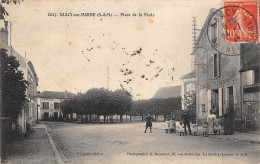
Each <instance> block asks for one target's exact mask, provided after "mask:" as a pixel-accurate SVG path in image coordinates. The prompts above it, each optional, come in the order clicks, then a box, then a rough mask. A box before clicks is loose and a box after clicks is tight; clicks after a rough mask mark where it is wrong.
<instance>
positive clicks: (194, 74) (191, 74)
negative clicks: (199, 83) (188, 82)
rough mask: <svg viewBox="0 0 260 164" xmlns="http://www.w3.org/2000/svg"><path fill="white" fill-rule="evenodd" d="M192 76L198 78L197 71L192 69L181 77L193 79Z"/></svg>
mask: <svg viewBox="0 0 260 164" xmlns="http://www.w3.org/2000/svg"><path fill="white" fill-rule="evenodd" d="M191 78H196V73H195V71H192V72H190V73H188V74H186V75H184V76H182V77H181V79H191Z"/></svg>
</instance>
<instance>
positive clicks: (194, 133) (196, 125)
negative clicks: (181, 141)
mask: <svg viewBox="0 0 260 164" xmlns="http://www.w3.org/2000/svg"><path fill="white" fill-rule="evenodd" d="M191 129H192V130H191V131H192V133H193V135H194V136H196V135H197V134H198V124H191Z"/></svg>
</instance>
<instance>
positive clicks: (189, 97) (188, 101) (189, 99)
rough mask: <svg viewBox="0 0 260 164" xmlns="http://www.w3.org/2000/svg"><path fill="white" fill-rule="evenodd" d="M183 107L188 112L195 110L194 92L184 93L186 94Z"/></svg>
mask: <svg viewBox="0 0 260 164" xmlns="http://www.w3.org/2000/svg"><path fill="white" fill-rule="evenodd" d="M184 105H185V106H186V108H187V109H188V110H195V109H196V91H191V92H186V94H184Z"/></svg>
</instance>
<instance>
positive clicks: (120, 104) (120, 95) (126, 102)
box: [112, 89, 132, 122]
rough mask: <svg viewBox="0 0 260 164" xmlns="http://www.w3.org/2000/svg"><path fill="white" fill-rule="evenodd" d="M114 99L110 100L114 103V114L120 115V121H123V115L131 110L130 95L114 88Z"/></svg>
mask: <svg viewBox="0 0 260 164" xmlns="http://www.w3.org/2000/svg"><path fill="white" fill-rule="evenodd" d="M114 97H115V99H114V100H113V101H112V102H114V103H115V105H114V107H115V108H116V109H115V110H116V114H118V115H120V122H123V117H122V116H123V115H124V114H127V113H129V112H130V110H131V106H132V97H131V96H130V95H129V94H128V93H126V92H125V91H124V90H122V89H120V90H116V91H115V92H114Z"/></svg>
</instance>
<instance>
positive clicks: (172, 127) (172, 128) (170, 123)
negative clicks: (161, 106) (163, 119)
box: [169, 118, 176, 133]
mask: <svg viewBox="0 0 260 164" xmlns="http://www.w3.org/2000/svg"><path fill="white" fill-rule="evenodd" d="M175 124H176V123H175V121H174V118H172V119H171V120H170V121H169V130H170V133H173V132H174V133H175V131H176V127H175V126H176V125H175Z"/></svg>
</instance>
